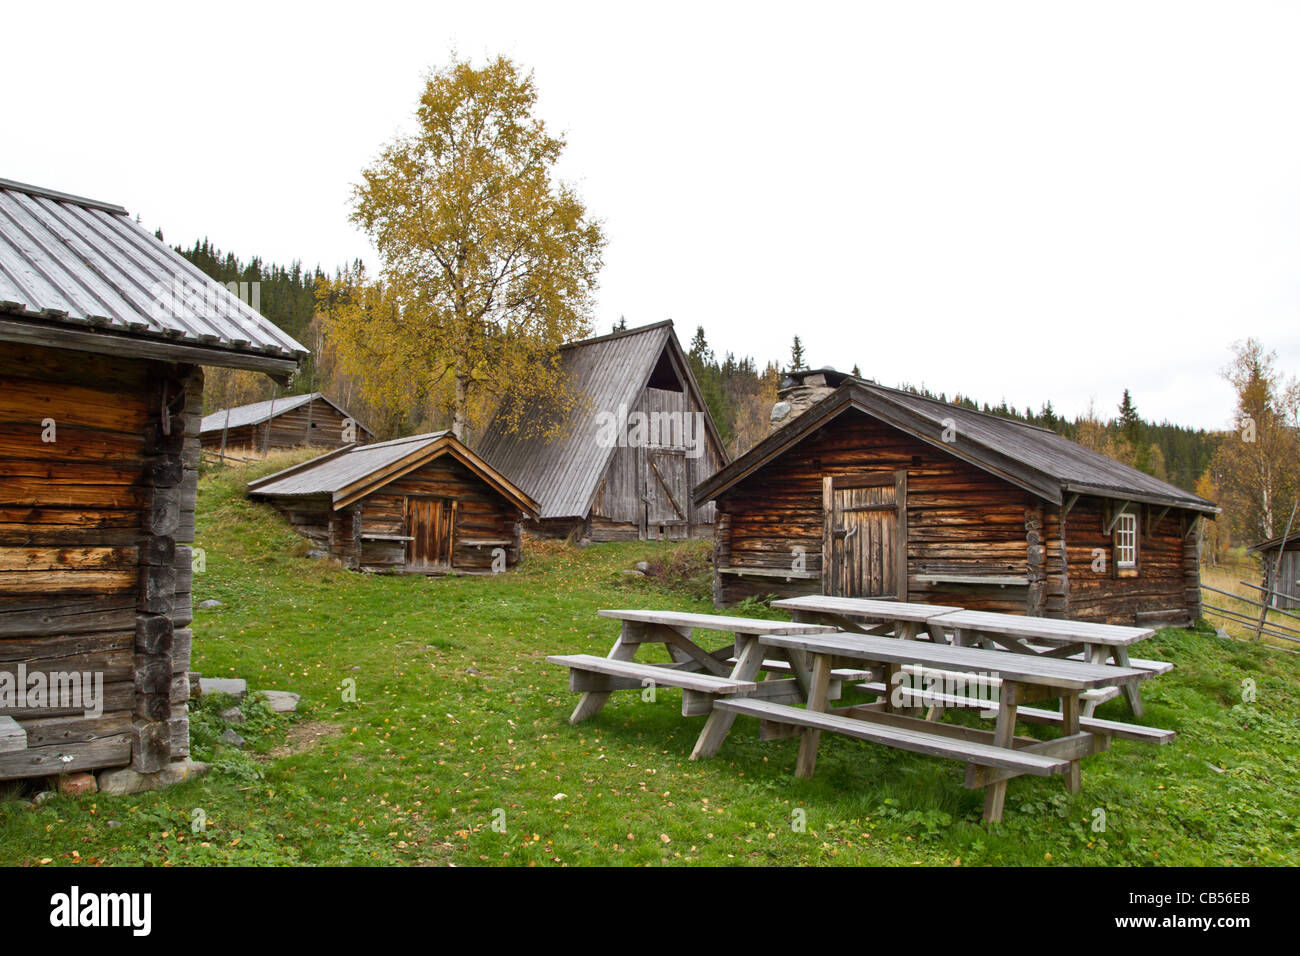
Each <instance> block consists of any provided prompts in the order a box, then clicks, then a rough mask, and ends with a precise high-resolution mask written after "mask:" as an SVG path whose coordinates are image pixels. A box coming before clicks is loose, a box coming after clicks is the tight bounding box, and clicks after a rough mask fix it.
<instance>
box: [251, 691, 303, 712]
mask: <svg viewBox="0 0 1300 956" xmlns="http://www.w3.org/2000/svg"><path fill="white" fill-rule="evenodd" d="M253 696H254V697H260V698H261V699H262V701H263V702H264V703H265V704H266V706H267V707H269V708H271V709H272V710H273V711H275V712H276V713H277V714H291V713H293V712H294V711H295V710H297V709H298V701H299V700H300V699H301V698H300V697H299V696H298V695H297V694H294V693H292V692H290V691H287V690H255V691H253Z"/></svg>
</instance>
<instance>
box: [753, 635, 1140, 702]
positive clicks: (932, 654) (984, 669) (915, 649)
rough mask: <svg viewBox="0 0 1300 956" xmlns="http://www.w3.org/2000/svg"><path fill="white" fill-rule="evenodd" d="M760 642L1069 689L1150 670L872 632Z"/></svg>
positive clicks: (1125, 679)
mask: <svg viewBox="0 0 1300 956" xmlns="http://www.w3.org/2000/svg"><path fill="white" fill-rule="evenodd" d="M759 642H760V643H762V644H766V645H769V646H772V647H786V648H794V649H796V650H803V651H807V652H809V653H812V654H831V655H834V656H836V657H845V658H849V659H851V660H861V661H871V662H873V663H889V664H919V665H921V666H922V667H930V668H933V669H935V670H949V671H966V672H978V673H983V674H998V675H999V676H1001V677H1002V679H1003V680H1012V681H1018V682H1020V683H1024V684H1039V685H1043V686H1047V687H1058V688H1064V689H1069V690H1091V689H1092V688H1094V687H1113V686H1115V685H1117V684H1129V683H1136V682H1137V681H1140V680H1142V679H1144V677H1145V676H1146V674H1145V672H1143V671H1140V670H1137V669H1136V668H1132V667H1116V666H1114V665H1110V664H1089V663H1086V662H1084V661H1071V660H1065V659H1062V658H1059V657H1043V656H1040V655H1037V654H1013V653H1010V652H1008V651H990V650H985V649H984V648H981V647H954V646H952V645H948V644H933V643H930V642H928V641H900V640H898V639H897V638H892V637H879V636H875V635H869V634H842V633H841V634H788V635H782V634H770V635H762V636H760V637H759Z"/></svg>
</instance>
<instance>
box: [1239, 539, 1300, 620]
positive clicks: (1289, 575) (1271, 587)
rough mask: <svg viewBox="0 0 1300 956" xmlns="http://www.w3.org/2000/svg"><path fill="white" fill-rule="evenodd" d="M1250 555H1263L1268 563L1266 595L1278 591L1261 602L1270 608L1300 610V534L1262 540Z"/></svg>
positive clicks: (1265, 585)
mask: <svg viewBox="0 0 1300 956" xmlns="http://www.w3.org/2000/svg"><path fill="white" fill-rule="evenodd" d="M1279 551H1280V552H1281V554H1282V565H1281V567H1280V568H1278V564H1277V558H1278V552H1279ZM1249 553H1250V554H1257V555H1259V558H1260V560H1261V561H1262V562H1263V563H1264V580H1263V586H1264V590H1265V592H1266V593H1267V592H1271V591H1276V592H1277V593H1276V594H1269V595H1268V596H1267V597H1264V598H1261V600H1264V601H1265V602H1267V603H1268V604H1269V606H1270V607H1276V608H1280V609H1282V610H1283V611H1290V610H1294V609H1295V608H1297V607H1300V531H1296V532H1294V533H1293V534H1290V535H1288V536H1287V537H1286V538H1285V539H1284V538H1282V537H1281V536H1279V537H1276V538H1271V539H1269V540H1268V541H1261V542H1260V543H1259V544H1257V545H1255V546H1254V547H1253V548H1250V549H1249ZM1275 568H1277V571H1278V573H1277V579H1276V580H1274V578H1273V571H1274V569H1275Z"/></svg>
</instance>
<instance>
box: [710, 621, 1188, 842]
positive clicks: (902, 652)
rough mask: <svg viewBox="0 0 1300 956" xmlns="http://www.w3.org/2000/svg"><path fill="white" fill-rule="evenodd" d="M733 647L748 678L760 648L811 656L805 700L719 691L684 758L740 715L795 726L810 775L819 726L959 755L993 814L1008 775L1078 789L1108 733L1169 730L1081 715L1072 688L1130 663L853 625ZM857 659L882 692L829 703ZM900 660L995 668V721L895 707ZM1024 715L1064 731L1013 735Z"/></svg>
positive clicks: (966, 669) (1103, 682)
mask: <svg viewBox="0 0 1300 956" xmlns="http://www.w3.org/2000/svg"><path fill="white" fill-rule="evenodd" d="M738 647H739V652H738V653H737V656H736V665H735V667H734V668H733V670H732V672H731V677H732V679H733V680H736V681H751V680H752V679H753V678H754V676H755V675H756V674H757V672H758V668H759V667H760V665H761V662H762V660H763V658H764V655H765V654H766V653H770V652H772V651H785V652H787V653H788V652H790V651H797V652H800V653H802V654H803V655H805V656H806V657H808V658H810V659H811V661H812V683H811V686H810V689H809V693H808V695H807V698H806V699H807V705H806V707H796V706H791V705H789V704H786V703H780V702H776V701H772V700H762V699H756V698H753V697H749V696H745V695H736V696H731V697H726V698H722V697H720V698H718V699H717V700H716V701H715V702H714V704H713V710H712V713H711V714H710V715H709V719H708V721H707V722H706V725H705V728H704V731H703V732H702V733H701V734H700V738H699V741H698V742H697V743H696V747H695V750H694V752H692V754H691V758H692V759H696V758H699V757H710V756H713V755H714V754H716V753H717V751H718V749H719V747H720V746H721V744H722V742H723V741H724V740H725V738H726V735H727V732H728V730H729V729H730V727H731V724H732V722H733V721H734V720H735V718H736V716H737V715H740V714H745V715H749V716H753V717H757V718H759V720H761V721H765V722H767V723H769V724H776V725H784V726H785V727H787V728H789V729H790V731H791V732H792V734H793V733H797V734H799V735H801V737H802V739H801V741H800V745H799V753H798V757H797V759H796V764H795V773H796V775H797V776H800V777H809V776H811V775H812V774H813V771H814V769H815V766H816V761H817V749H818V746H819V742H820V737H821V734H822V733H823V732H830V733H839V734H844V735H846V736H849V737H854V738H857V739H860V740H866V741H871V742H876V743H883V744H886V745H888V746H891V747H896V748H899V749H902V750H908V751H912V752H916V753H927V754H932V755H934V756H940V757H947V758H950V759H954V760H959V761H962V762H964V763H966V765H967V767H966V786H967V787H971V788H976V787H984V788H985V801H984V819H985V820H986V821H991V822H992V821H997V820H1000V819H1001V817H1002V810H1003V805H1004V802H1005V797H1006V786H1007V781H1008V780H1010V779H1012V778H1014V777H1017V776H1021V775H1024V774H1036V775H1043V776H1046V775H1051V774H1056V773H1061V774H1064V775H1065V779H1066V785H1067V787H1068V788H1069V789H1070V790H1071V791H1075V792H1077V791H1078V790H1079V789H1080V788H1081V786H1082V770H1081V767H1080V760H1081V759H1082V758H1083V757H1085V756H1088V755H1090V754H1093V753H1097V752H1099V751H1102V750H1105V749H1107V748H1108V747H1109V745H1110V738H1111V737H1112V736H1116V735H1121V734H1124V733H1127V734H1129V735H1130V736H1131V737H1132V738H1133V739H1145V740H1148V741H1149V742H1154V743H1164V742H1166V741H1167V740H1169V739H1172V737H1173V734H1172V732H1170V731H1161V730H1152V729H1150V728H1143V727H1137V726H1135V725H1130V724H1119V723H1117V722H1114V721H1099V720H1094V719H1090V718H1085V717H1084V715H1083V714H1082V712H1081V702H1080V694H1082V693H1084V692H1086V691H1088V690H1091V689H1094V688H1098V687H1105V686H1111V685H1115V684H1118V685H1121V686H1127V685H1129V684H1132V683H1135V682H1137V681H1139V680H1142V679H1143V678H1144V677H1145V676H1147V675H1146V674H1145V672H1143V671H1140V670H1137V669H1135V668H1125V667H1120V666H1117V665H1101V664H1095V663H1092V662H1089V661H1074V660H1068V659H1062V658H1060V657H1052V656H1045V655H1039V654H1032V655H1027V654H1014V653H1008V652H1006V651H1004V650H988V649H985V648H980V647H965V646H960V645H949V644H943V643H938V642H930V641H913V640H907V641H902V640H897V639H893V638H888V637H884V636H880V635H871V634H856V633H854V634H847V633H830V634H828V633H823V634H757V635H752V636H747V637H746V638H745V639H744V641H743V646H741V645H740V644H738ZM864 665H866V666H869V667H871V668H873V669H875V668H879V669H880V670H881V672H882V673H883V675H884V690H885V692H884V694H883V695H882V697H881V699H880V700H878V701H876V702H875V703H871V704H853V705H850V706H847V707H840V708H835V709H833V710H832V709H830V708H829V706H828V702H829V700H830V696H829V693H828V690H829V687H830V681H831V674H832V672H833V670H834V669H835V668H836V667H837V666H839V667H844V666H849V667H862V666H864ZM905 667H908V668H914V669H915V668H921V669H922V670H930V671H933V672H936V673H940V674H954V673H956V674H962V675H969V676H970V677H972V678H974V679H976V680H980V679H983V678H987V677H989V676H994V675H996V677H997V679H998V680H999V683H1000V694H999V699H998V701H997V704H996V705H995V708H994V709H995V711H996V725H995V728H994V729H993V730H992V731H988V730H980V729H976V728H970V727H962V726H956V725H953V724H942V723H934V722H931V721H926V720H921V719H919V718H916V717H912V716H909V715H907V714H905V713H901V712H898V711H899V710H900V708H898V707H896V706H895V702H894V701H893V700H891V693H890V691H891V690H892V689H893V688H894V687H895V684H896V680H895V675H896V674H897V672H898V671H899V670H900V669H901V668H905ZM1056 698H1059V699H1060V701H1061V710H1060V712H1059V714H1058V713H1056V712H1053V711H1047V710H1043V711H1037V712H1036V714H1034V715H1029V714H1025V713H1024V711H1025V710H1029V708H1024V707H1023V705H1026V704H1032V703H1035V702H1038V701H1044V700H1052V699H1056ZM1030 716H1035V717H1036V718H1037V719H1038V720H1040V721H1041V722H1044V723H1056V724H1057V725H1058V726H1059V727H1060V728H1061V731H1062V736H1060V737H1058V738H1056V739H1054V740H1047V741H1040V740H1037V739H1035V738H1030V737H1019V736H1017V735H1016V733H1015V728H1016V721H1017V719H1020V718H1026V717H1030Z"/></svg>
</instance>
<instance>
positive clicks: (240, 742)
mask: <svg viewBox="0 0 1300 956" xmlns="http://www.w3.org/2000/svg"><path fill="white" fill-rule="evenodd" d="M221 742H222V743H223V744H230V746H232V747H242V746H244V738H243V737H241V736H239V734H237V733H235V732H234V731H233V730H227V731H226V732H225V733H224V734H222V735H221Z"/></svg>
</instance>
